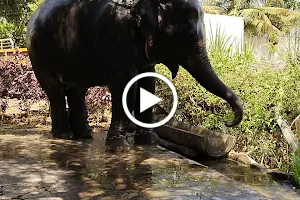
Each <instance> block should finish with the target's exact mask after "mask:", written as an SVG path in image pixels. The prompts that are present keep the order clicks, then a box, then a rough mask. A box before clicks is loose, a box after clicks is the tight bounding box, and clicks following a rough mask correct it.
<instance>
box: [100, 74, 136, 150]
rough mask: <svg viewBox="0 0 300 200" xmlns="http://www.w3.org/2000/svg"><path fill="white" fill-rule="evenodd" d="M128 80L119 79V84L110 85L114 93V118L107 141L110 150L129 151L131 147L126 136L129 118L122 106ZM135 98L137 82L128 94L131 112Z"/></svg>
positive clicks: (107, 147)
mask: <svg viewBox="0 0 300 200" xmlns="http://www.w3.org/2000/svg"><path fill="white" fill-rule="evenodd" d="M129 80H130V79H129ZM127 82H128V81H120V80H119V81H118V83H117V84H113V85H111V87H110V91H111V95H112V120H111V124H110V127H109V130H108V133H107V138H106V143H105V146H106V149H107V150H109V151H128V150H129V149H130V147H129V142H128V140H127V137H126V131H127V128H128V125H129V119H128V117H127V116H126V114H125V112H124V110H123V106H122V95H123V90H124V88H125V85H126V84H127ZM135 98H136V84H133V85H132V86H131V88H130V90H129V92H128V94H127V106H128V109H129V111H130V112H131V113H132V111H133V109H134V104H135Z"/></svg>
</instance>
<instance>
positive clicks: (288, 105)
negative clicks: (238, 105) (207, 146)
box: [156, 40, 300, 170]
mask: <svg viewBox="0 0 300 200" xmlns="http://www.w3.org/2000/svg"><path fill="white" fill-rule="evenodd" d="M225 41H226V40H225ZM218 45H219V46H221V47H222V48H216V45H213V47H214V48H213V49H210V51H209V57H210V60H211V63H212V65H213V67H214V70H215V71H216V73H217V74H218V76H219V77H220V79H221V80H222V81H223V82H224V83H225V84H226V85H227V86H229V87H230V88H232V89H233V91H234V92H236V94H237V95H238V97H239V98H240V99H241V100H242V102H243V106H244V118H243V121H242V122H241V123H240V124H239V125H238V126H237V127H234V128H227V127H224V121H225V120H228V119H229V118H232V117H233V113H232V111H231V108H230V107H229V105H228V104H227V103H226V102H225V101H224V100H222V99H221V98H219V97H217V96H214V95H213V94H211V93H209V92H208V91H207V90H206V89H204V88H203V87H201V86H200V85H199V84H198V83H197V81H195V79H194V78H193V77H192V76H191V75H190V74H189V73H188V72H187V71H186V70H185V69H183V68H181V67H180V70H179V73H178V75H177V77H176V78H175V79H174V80H173V84H174V85H175V87H176V89H177V92H178V96H179V105H178V110H177V112H176V114H175V116H174V117H175V118H176V119H177V120H180V121H185V122H188V123H190V124H192V125H202V126H204V127H206V128H209V129H213V130H217V131H227V133H230V134H233V135H235V136H236V137H237V144H236V147H235V150H237V151H244V152H249V153H250V155H251V156H252V157H253V158H254V159H255V160H257V161H259V162H261V163H262V164H265V165H266V166H269V167H275V168H276V167H279V168H281V169H284V170H288V169H291V165H292V162H291V155H290V152H289V150H288V145H287V143H286V142H285V140H284V139H283V137H282V134H281V133H280V132H279V131H280V130H278V126H277V122H276V120H277V119H278V117H279V115H280V116H282V117H283V118H285V119H287V120H288V121H289V122H291V121H292V120H293V119H294V118H295V117H296V116H297V115H298V114H299V113H300V99H299V97H298V96H299V94H300V87H298V84H299V81H300V80H299V79H300V68H299V67H298V66H297V65H295V64H294V63H288V62H287V63H288V64H287V65H286V67H284V68H274V67H273V66H271V65H270V64H269V63H268V62H266V63H263V62H258V61H256V60H255V59H254V55H253V53H252V51H251V49H250V47H251V45H250V46H249V44H247V46H246V49H245V50H244V52H242V53H236V54H233V53H232V52H231V49H232V47H228V49H227V50H226V49H225V50H224V46H222V45H220V41H218ZM218 49H222V50H218ZM199 67H200V66H199ZM156 71H157V72H159V73H161V74H163V75H165V76H167V77H168V78H171V74H170V71H169V70H168V68H167V67H166V66H164V65H162V64H160V65H157V66H156ZM156 85H157V90H156V93H157V95H159V96H161V97H163V98H164V99H166V100H167V101H166V102H164V105H163V106H164V108H166V110H170V105H171V103H172V102H171V100H172V96H171V93H170V91H168V92H166V91H165V89H164V87H165V85H164V84H162V82H161V81H157V82H156Z"/></svg>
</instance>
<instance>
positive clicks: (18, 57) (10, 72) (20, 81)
mask: <svg viewBox="0 0 300 200" xmlns="http://www.w3.org/2000/svg"><path fill="white" fill-rule="evenodd" d="M0 98H9V99H12V98H16V99H19V100H23V102H24V104H26V105H28V102H34V101H38V100H42V99H46V98H47V96H46V94H45V92H44V91H43V90H42V88H41V87H40V84H39V82H38V81H37V79H36V77H35V75H34V72H33V71H32V66H31V63H30V60H29V57H28V56H27V55H26V56H24V55H22V54H20V53H17V54H15V55H13V56H9V57H8V58H5V57H0ZM86 102H87V105H88V110H89V113H90V114H91V115H92V117H91V118H92V120H93V121H94V122H97V121H103V120H104V119H103V117H104V116H103V115H104V113H105V112H106V111H107V110H109V109H110V106H111V96H110V92H109V90H108V88H107V87H93V88H89V90H88V92H87V96H86ZM93 114H96V115H93ZM97 117H101V119H98V118H97Z"/></svg>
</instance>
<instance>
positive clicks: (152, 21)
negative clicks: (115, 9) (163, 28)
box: [131, 0, 158, 40]
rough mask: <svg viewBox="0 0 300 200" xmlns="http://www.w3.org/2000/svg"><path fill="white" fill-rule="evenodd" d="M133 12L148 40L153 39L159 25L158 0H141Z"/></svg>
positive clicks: (139, 27) (138, 25)
mask: <svg viewBox="0 0 300 200" xmlns="http://www.w3.org/2000/svg"><path fill="white" fill-rule="evenodd" d="M131 14H132V16H133V17H134V18H135V19H136V22H137V27H138V29H139V30H140V31H141V33H142V34H143V35H144V37H145V38H146V40H153V34H154V32H155V30H156V28H157V27H158V0H139V1H138V2H137V3H136V4H135V6H134V7H133V8H132V10H131Z"/></svg>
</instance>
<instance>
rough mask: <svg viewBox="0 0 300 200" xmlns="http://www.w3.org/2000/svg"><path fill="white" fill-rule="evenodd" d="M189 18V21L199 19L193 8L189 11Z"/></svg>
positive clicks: (196, 11)
mask: <svg viewBox="0 0 300 200" xmlns="http://www.w3.org/2000/svg"><path fill="white" fill-rule="evenodd" d="M189 17H190V18H191V19H198V18H199V12H198V10H197V9H195V8H193V9H190V10H189Z"/></svg>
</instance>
